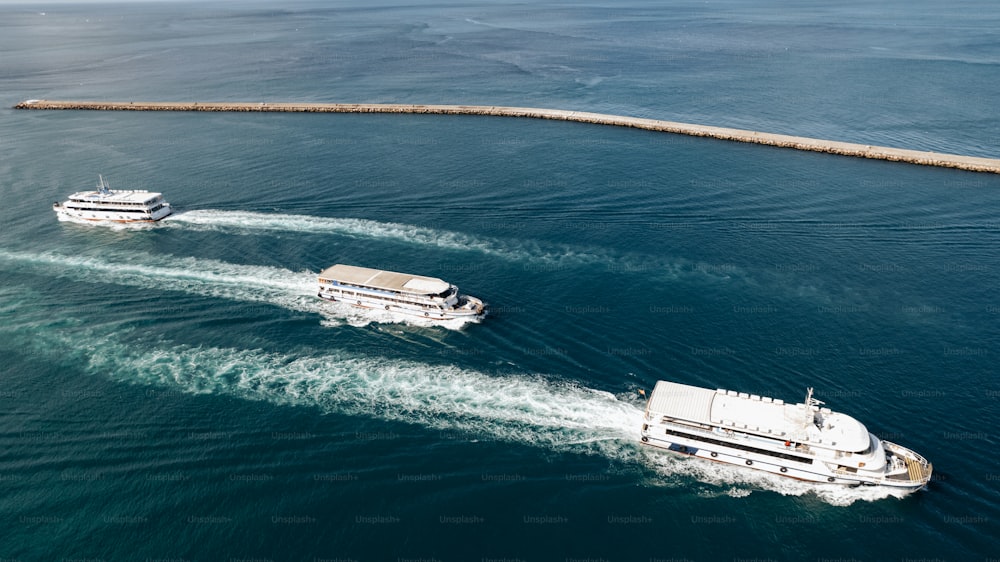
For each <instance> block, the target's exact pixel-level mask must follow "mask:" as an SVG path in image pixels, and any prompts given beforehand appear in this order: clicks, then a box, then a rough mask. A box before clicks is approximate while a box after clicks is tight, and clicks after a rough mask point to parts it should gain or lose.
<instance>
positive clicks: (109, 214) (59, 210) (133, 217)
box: [52, 203, 173, 223]
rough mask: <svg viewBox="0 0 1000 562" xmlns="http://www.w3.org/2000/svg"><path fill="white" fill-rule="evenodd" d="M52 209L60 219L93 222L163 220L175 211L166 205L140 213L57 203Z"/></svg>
mask: <svg viewBox="0 0 1000 562" xmlns="http://www.w3.org/2000/svg"><path fill="white" fill-rule="evenodd" d="M52 210H54V211H55V212H56V215H57V216H58V218H59V220H70V221H73V220H77V221H80V220H83V221H92V222H119V223H126V222H156V221H159V220H162V219H164V218H166V217H168V216H170V215H171V214H172V213H173V209H171V208H170V207H169V206H164V207H163V208H162V209H159V210H158V211H156V212H154V213H152V214H150V215H139V214H138V213H124V212H118V211H92V210H81V209H72V208H69V207H66V206H65V205H61V204H58V203H57V204H55V205H53V206H52Z"/></svg>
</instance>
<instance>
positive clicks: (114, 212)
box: [52, 175, 173, 222]
mask: <svg viewBox="0 0 1000 562" xmlns="http://www.w3.org/2000/svg"><path fill="white" fill-rule="evenodd" d="M98 178H99V180H100V181H98V183H97V189H95V190H93V191H79V192H77V193H74V194H73V195H70V196H69V200H67V201H63V202H62V203H55V204H53V205H52V210H53V211H55V212H56V214H57V215H59V218H60V219H77V220H88V221H109V222H153V221H158V220H160V219H162V218H163V217H166V216H168V215H169V214H170V213H171V212H172V211H173V210H172V209H171V208H170V203H167V202H166V201H164V200H163V194H162V193H156V192H153V191H141V190H112V189H111V188H110V187H109V186H108V182H107V181H105V179H104V176H101V175H98Z"/></svg>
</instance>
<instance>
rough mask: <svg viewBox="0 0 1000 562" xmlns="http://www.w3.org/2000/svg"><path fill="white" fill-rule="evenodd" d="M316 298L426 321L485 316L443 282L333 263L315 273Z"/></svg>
mask: <svg viewBox="0 0 1000 562" xmlns="http://www.w3.org/2000/svg"><path fill="white" fill-rule="evenodd" d="M319 297H320V298H322V299H326V300H331V301H340V302H345V303H348V304H351V305H354V306H359V307H362V308H373V309H381V310H386V311H389V312H399V313H403V314H411V315H414V316H420V317H423V318H427V319H430V320H452V319H457V318H478V317H482V316H484V315H485V314H486V306H485V305H484V304H483V301H481V300H479V299H477V298H475V297H470V296H468V295H460V294H458V287H456V286H454V285H452V284H451V283H448V282H447V281H442V280H441V279H438V278H436V277H422V276H419V275H409V274H407V273H396V272H393V271H382V270H380V269H370V268H367V267H357V266H353V265H343V264H337V265H333V266H330V267H328V268H326V269H324V270H323V271H322V272H321V273H320V274H319Z"/></svg>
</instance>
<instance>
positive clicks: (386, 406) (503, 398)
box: [74, 337, 642, 457]
mask: <svg viewBox="0 0 1000 562" xmlns="http://www.w3.org/2000/svg"><path fill="white" fill-rule="evenodd" d="M74 345H77V346H79V345H81V343H80V342H75V343H74ZM88 345H90V346H91V349H99V350H101V351H100V353H94V354H93V355H91V356H90V363H89V368H90V370H91V371H93V372H95V373H110V374H111V376H112V377H114V378H116V379H118V380H122V381H127V382H130V383H142V384H154V385H168V386H172V387H179V388H180V389H182V390H184V391H187V392H191V393H220V394H228V395H236V396H240V397H244V398H247V399H253V400H267V401H269V402H273V403H276V404H287V405H307V406H313V407H318V408H320V409H322V410H323V411H326V412H330V413H341V414H351V415H362V416H370V417H375V418H380V419H384V420H388V421H398V422H405V423H415V424H419V425H422V426H425V427H430V428H434V429H439V430H442V431H447V432H448V434H449V436H450V437H452V438H456V437H457V438H462V439H467V440H484V439H486V440H489V439H492V440H500V441H505V442H512V443H523V444H529V445H536V446H542V447H545V448H552V449H564V450H567V449H568V450H578V451H583V452H600V453H601V454H604V455H607V456H612V457H615V456H620V455H621V454H625V453H627V451H628V450H630V449H634V448H635V443H636V442H637V440H638V427H639V425H640V423H641V418H642V410H641V408H640V407H639V406H637V405H636V404H633V403H628V402H625V401H622V400H619V399H618V398H617V397H615V396H614V395H612V394H610V393H608V392H602V391H597V390H593V389H589V388H583V387H579V386H576V385H573V384H569V383H563V382H557V381H552V380H549V379H546V378H543V377H540V376H532V375H508V376H502V377H497V376H490V375H486V374H484V373H480V372H476V371H471V370H468V369H462V368H458V367H454V366H448V365H427V364H421V363H416V362H405V361H397V360H388V359H382V358H369V357H363V356H357V355H352V354H347V353H341V352H333V353H323V354H319V355H310V356H294V355H284V354H276V353H267V352H264V351H260V350H237V349H228V348H215V347H212V348H203V347H189V346H177V347H160V348H158V347H153V348H148V347H146V348H143V349H139V348H137V347H135V346H129V345H124V344H122V343H120V342H119V340H118V339H117V338H114V337H107V338H99V341H97V342H91V343H90V344H88Z"/></svg>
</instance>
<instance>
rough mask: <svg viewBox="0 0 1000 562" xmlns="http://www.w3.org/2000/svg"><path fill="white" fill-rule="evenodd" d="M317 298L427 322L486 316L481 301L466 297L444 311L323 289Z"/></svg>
mask: <svg viewBox="0 0 1000 562" xmlns="http://www.w3.org/2000/svg"><path fill="white" fill-rule="evenodd" d="M317 296H319V298H321V299H325V300H328V301H334V302H343V303H346V304H349V305H351V306H356V307H359V308H368V309H376V310H385V311H387V312H395V313H400V314H408V315H411V316H417V317H420V318H426V319H428V320H442V321H443V320H455V319H470V318H477V317H480V316H485V315H486V311H485V308H484V306H483V303H482V301H480V300H479V299H477V298H474V297H468V296H467V297H465V299H466V301H465V302H464V304H463V305H462V306H459V307H455V308H446V309H441V308H438V307H432V306H426V307H425V306H420V305H417V304H410V303H399V302H386V300H385V299H382V298H379V297H368V296H362V295H357V294H355V295H353V296H351V297H344V296H342V295H339V294H337V293H336V292H335V291H330V290H327V289H325V288H323V289H321V290H320V292H319V294H318V295H317Z"/></svg>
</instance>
